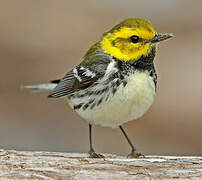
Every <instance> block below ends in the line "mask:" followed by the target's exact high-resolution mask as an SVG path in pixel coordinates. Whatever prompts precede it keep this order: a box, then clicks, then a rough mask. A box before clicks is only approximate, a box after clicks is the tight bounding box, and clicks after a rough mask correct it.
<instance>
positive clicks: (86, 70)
mask: <svg viewBox="0 0 202 180" xmlns="http://www.w3.org/2000/svg"><path fill="white" fill-rule="evenodd" d="M80 69H81V70H84V72H83V73H82V75H85V76H89V77H91V78H94V77H95V76H96V74H95V73H94V72H92V71H90V70H89V69H85V68H83V67H81V68H80Z"/></svg>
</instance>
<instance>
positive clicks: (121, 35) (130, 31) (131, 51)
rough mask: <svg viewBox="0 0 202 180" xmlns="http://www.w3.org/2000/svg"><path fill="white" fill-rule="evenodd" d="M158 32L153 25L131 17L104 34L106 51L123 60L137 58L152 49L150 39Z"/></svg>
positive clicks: (103, 42)
mask: <svg viewBox="0 0 202 180" xmlns="http://www.w3.org/2000/svg"><path fill="white" fill-rule="evenodd" d="M156 34H157V32H156V30H155V29H154V28H153V27H152V25H151V24H150V23H149V22H148V21H146V20H144V19H140V18H129V19H126V20H125V21H123V22H121V23H120V24H118V25H116V26H115V27H114V28H113V29H112V30H110V31H109V32H106V33H105V34H104V35H103V39H102V41H101V43H102V47H103V49H104V51H105V53H107V54H109V55H111V56H113V57H115V58H117V59H119V60H123V61H130V60H135V59H138V58H139V57H141V56H142V55H147V54H148V53H149V52H150V51H151V47H152V46H156V44H152V43H151V42H150V41H151V39H153V38H154V37H155V35H156Z"/></svg>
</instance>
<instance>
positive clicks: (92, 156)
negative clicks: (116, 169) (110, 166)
mask: <svg viewBox="0 0 202 180" xmlns="http://www.w3.org/2000/svg"><path fill="white" fill-rule="evenodd" d="M88 153H89V155H90V156H89V157H90V158H102V159H104V156H103V155H102V154H97V153H96V152H95V151H94V150H90V151H89V152H88Z"/></svg>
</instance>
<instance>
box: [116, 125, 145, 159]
mask: <svg viewBox="0 0 202 180" xmlns="http://www.w3.org/2000/svg"><path fill="white" fill-rule="evenodd" d="M119 128H120V129H121V131H122V133H123V135H124V136H125V138H126V139H127V141H128V143H129V145H130V147H131V148H132V151H131V153H130V154H129V155H128V157H133V158H139V157H140V156H143V157H144V155H142V154H141V153H138V152H136V149H135V147H134V145H133V144H132V142H131V141H130V139H129V137H128V135H127V134H126V132H125V131H124V129H123V128H122V126H119Z"/></svg>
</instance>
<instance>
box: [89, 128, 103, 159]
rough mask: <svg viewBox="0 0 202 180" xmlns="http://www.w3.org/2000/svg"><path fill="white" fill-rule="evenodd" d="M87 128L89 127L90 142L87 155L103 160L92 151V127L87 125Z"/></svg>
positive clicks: (101, 156)
mask: <svg viewBox="0 0 202 180" xmlns="http://www.w3.org/2000/svg"><path fill="white" fill-rule="evenodd" d="M88 127H89V140H90V151H89V152H88V153H89V154H90V157H91V158H104V156H103V155H101V154H97V153H96V152H95V150H94V149H93V145H92V125H91V124H89V125H88Z"/></svg>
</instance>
